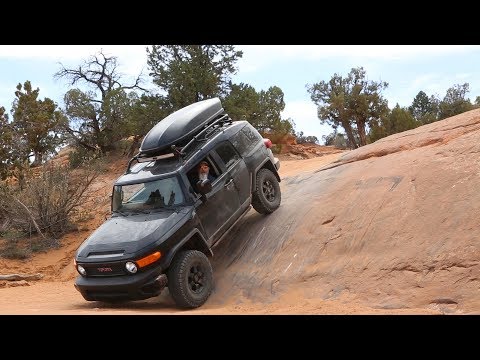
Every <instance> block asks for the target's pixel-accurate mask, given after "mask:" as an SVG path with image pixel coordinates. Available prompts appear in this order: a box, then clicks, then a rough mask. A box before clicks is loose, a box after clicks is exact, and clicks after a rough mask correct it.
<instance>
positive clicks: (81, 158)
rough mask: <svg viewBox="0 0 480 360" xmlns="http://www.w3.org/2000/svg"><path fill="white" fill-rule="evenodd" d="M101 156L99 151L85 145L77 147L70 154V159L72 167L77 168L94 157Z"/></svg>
mask: <svg viewBox="0 0 480 360" xmlns="http://www.w3.org/2000/svg"><path fill="white" fill-rule="evenodd" d="M100 157H101V154H100V152H99V151H92V150H88V149H85V148H84V147H77V148H75V150H73V151H71V152H70V153H69V154H68V161H69V163H70V167H71V168H72V169H76V168H78V167H80V166H82V165H85V164H88V163H89V162H90V161H92V160H94V159H98V158H100Z"/></svg>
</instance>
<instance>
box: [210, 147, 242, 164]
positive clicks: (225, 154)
mask: <svg viewBox="0 0 480 360" xmlns="http://www.w3.org/2000/svg"><path fill="white" fill-rule="evenodd" d="M215 150H216V151H217V154H218V156H220V158H221V159H222V160H223V162H224V163H225V167H226V168H227V169H228V168H229V167H230V166H231V165H232V164H233V163H235V162H236V161H237V160H238V159H239V157H238V154H237V152H236V151H235V149H234V148H233V146H232V144H230V143H229V142H228V141H226V142H223V143H222V144H220V145H219V146H218V147H217V148H216V149H215Z"/></svg>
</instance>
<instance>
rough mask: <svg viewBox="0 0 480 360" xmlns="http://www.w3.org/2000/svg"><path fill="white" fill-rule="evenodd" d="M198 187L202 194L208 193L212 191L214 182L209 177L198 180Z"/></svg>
mask: <svg viewBox="0 0 480 360" xmlns="http://www.w3.org/2000/svg"><path fill="white" fill-rule="evenodd" d="M197 189H198V192H199V193H200V194H202V195H205V194H208V193H209V192H210V191H212V183H211V182H210V180H208V179H207V180H203V181H199V182H197Z"/></svg>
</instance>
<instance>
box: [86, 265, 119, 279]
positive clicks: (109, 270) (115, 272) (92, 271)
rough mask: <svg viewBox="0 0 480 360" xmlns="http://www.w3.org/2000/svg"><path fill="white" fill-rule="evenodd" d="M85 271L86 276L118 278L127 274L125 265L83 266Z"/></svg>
mask: <svg viewBox="0 0 480 360" xmlns="http://www.w3.org/2000/svg"><path fill="white" fill-rule="evenodd" d="M83 267H84V268H85V270H86V271H87V276H119V275H125V274H127V270H126V269H125V264H124V263H123V262H122V263H107V264H88V265H87V264H85V265H83Z"/></svg>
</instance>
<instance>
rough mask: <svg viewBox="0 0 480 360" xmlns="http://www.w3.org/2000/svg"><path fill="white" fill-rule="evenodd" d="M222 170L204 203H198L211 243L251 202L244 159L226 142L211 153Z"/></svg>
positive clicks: (199, 213)
mask: <svg viewBox="0 0 480 360" xmlns="http://www.w3.org/2000/svg"><path fill="white" fill-rule="evenodd" d="M211 155H212V156H211V159H212V161H214V162H215V163H216V165H217V166H218V169H219V171H220V172H221V173H220V175H219V177H218V178H217V179H216V180H215V181H214V182H213V187H212V191H211V192H210V193H208V194H207V195H206V196H207V201H206V202H205V203H202V202H201V201H200V203H198V202H197V204H198V207H197V214H198V216H199V218H200V221H201V222H202V225H203V228H204V230H205V232H206V234H207V236H208V238H209V240H208V243H209V245H212V244H213V243H214V242H215V241H216V240H218V239H219V238H220V237H221V236H222V235H223V233H224V232H225V231H226V230H228V228H230V226H231V225H232V224H233V223H234V222H235V220H236V219H237V218H238V217H239V216H240V215H241V214H242V213H243V212H244V211H245V210H246V208H247V207H248V205H249V203H250V201H249V200H250V194H249V190H250V179H249V173H248V170H247V167H246V165H245V162H244V161H243V159H242V158H241V157H240V156H239V154H238V153H237V152H236V151H235V149H234V148H233V146H232V145H231V144H230V143H229V142H228V141H225V142H223V143H221V144H219V145H218V146H217V147H216V148H215V149H214V151H212V153H211Z"/></svg>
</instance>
